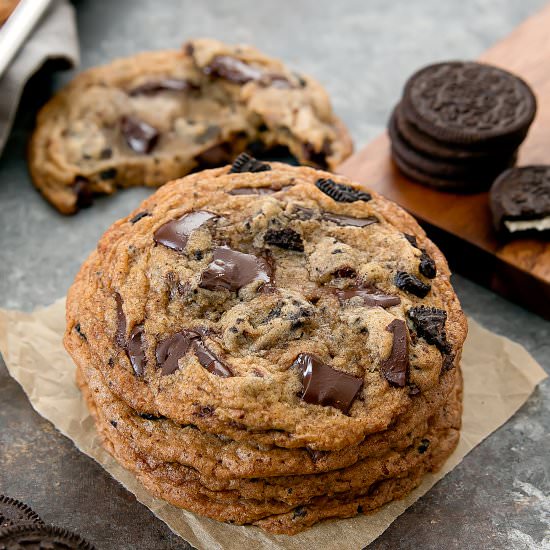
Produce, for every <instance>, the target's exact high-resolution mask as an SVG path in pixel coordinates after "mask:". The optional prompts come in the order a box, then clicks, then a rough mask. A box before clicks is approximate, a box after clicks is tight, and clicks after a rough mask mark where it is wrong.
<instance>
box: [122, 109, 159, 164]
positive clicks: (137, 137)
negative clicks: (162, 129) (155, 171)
mask: <svg viewBox="0 0 550 550" xmlns="http://www.w3.org/2000/svg"><path fill="white" fill-rule="evenodd" d="M120 129H121V131H122V134H123V135H124V137H125V139H126V143H127V144H128V147H130V149H132V151H135V152H136V153H139V154H140V155H144V154H147V153H150V152H151V151H152V150H153V148H154V147H155V145H156V144H157V141H158V138H159V135H160V134H159V132H158V130H157V129H156V128H154V127H153V126H151V125H150V124H147V122H145V121H143V120H140V119H139V118H137V117H135V116H131V115H128V116H125V117H123V118H122V119H121V121H120Z"/></svg>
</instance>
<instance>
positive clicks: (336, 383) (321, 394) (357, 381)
mask: <svg viewBox="0 0 550 550" xmlns="http://www.w3.org/2000/svg"><path fill="white" fill-rule="evenodd" d="M292 366H293V367H295V368H296V369H298V370H299V371H300V372H301V374H302V386H303V390H302V394H301V396H300V397H301V398H302V399H303V400H304V401H305V402H306V403H311V404H314V405H324V406H327V405H330V406H332V407H335V408H337V409H340V410H341V411H342V412H343V413H347V412H348V411H349V409H350V407H351V404H352V402H353V400H354V399H355V397H356V395H357V393H358V392H359V390H360V389H361V387H362V386H363V380H362V379H361V378H358V377H357V376H353V375H351V374H347V373H345V372H342V371H339V370H336V369H333V368H332V367H329V366H328V365H326V364H325V363H323V362H322V361H321V359H319V358H318V357H317V356H315V355H312V354H310V353H300V355H298V357H297V358H296V360H295V361H294V363H293V365H292Z"/></svg>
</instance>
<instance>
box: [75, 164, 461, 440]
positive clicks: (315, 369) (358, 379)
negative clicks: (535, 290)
mask: <svg viewBox="0 0 550 550" xmlns="http://www.w3.org/2000/svg"><path fill="white" fill-rule="evenodd" d="M245 160H246V159H245ZM240 163H242V159H240V160H239V163H237V164H240ZM190 188H192V189H193V190H194V192H193V194H190V193H189V191H188V190H189V189H190ZM136 219H137V221H135V220H136ZM422 306H424V307H427V308H432V310H433V311H437V312H438V315H439V319H442V321H441V322H440V323H439V325H437V326H434V325H430V327H429V330H428V329H427V328H426V327H424V326H423V325H422V323H424V320H423V318H418V316H416V317H412V316H411V315H410V311H411V310H413V309H414V308H419V307H422ZM67 321H68V323H67V333H66V339H65V342H66V346H67V349H68V350H69V352H70V353H71V354H72V355H73V357H74V359H75V361H76V363H77V364H78V363H80V362H85V361H86V360H87V359H86V357H85V356H83V353H82V351H81V349H82V347H85V348H86V349H87V350H88V352H89V357H90V358H91V361H93V366H94V368H97V369H98V370H99V371H100V372H101V373H102V375H103V377H104V378H105V380H106V381H107V383H108V386H109V388H110V390H111V391H112V392H113V393H114V394H115V395H116V396H117V397H118V398H119V399H121V400H122V401H124V402H125V403H127V404H128V405H129V406H130V407H131V408H132V409H134V410H135V411H137V412H138V413H141V414H143V415H153V416H155V417H158V416H162V417H166V418H168V419H171V420H173V421H175V422H177V423H179V424H184V425H189V424H192V425H194V426H197V427H198V428H199V429H200V430H201V431H203V432H207V433H211V434H218V435H223V436H226V437H229V438H231V439H234V440H238V441H249V440H251V439H252V440H255V441H257V442H261V443H262V444H264V445H268V444H270V445H277V446H280V447H286V448H298V447H305V446H309V447H310V448H311V449H314V450H319V451H330V450H338V449H342V448H344V447H347V446H350V445H354V444H358V443H359V442H361V441H362V440H363V439H364V438H365V437H366V436H367V435H369V434H372V433H375V432H379V431H381V430H384V429H387V428H388V426H389V425H390V424H391V423H392V421H394V420H396V419H397V418H398V417H399V415H401V414H403V413H405V412H406V411H407V410H409V409H410V408H411V407H412V406H413V404H414V402H415V399H416V398H417V396H418V394H420V393H424V392H428V391H438V388H441V387H442V380H443V378H444V376H443V375H444V374H445V373H446V372H447V371H448V369H450V368H452V367H453V366H454V365H456V362H457V361H458V357H459V356H460V350H461V348H462V343H463V341H464V338H465V334H466V322H465V319H464V316H463V313H462V311H461V309H460V306H459V303H458V300H457V298H456V296H455V294H454V292H453V290H452V287H451V285H450V282H449V271H448V268H447V265H446V262H445V260H444V258H443V257H442V255H441V253H440V252H439V250H438V249H437V248H436V247H435V246H434V245H433V244H432V243H431V242H430V241H428V240H427V239H426V237H425V235H424V233H423V231H422V230H421V229H420V228H419V227H418V225H417V224H416V223H415V222H414V221H413V219H412V218H411V217H410V216H408V215H407V214H406V213H405V212H403V211H402V210H401V209H400V208H399V207H397V206H396V205H394V204H393V203H391V202H389V201H387V200H385V199H383V198H382V197H381V196H379V195H377V194H376V193H371V192H367V191H365V190H363V189H360V188H358V186H357V185H356V184H354V183H352V182H350V181H349V180H346V179H345V178H343V177H336V176H333V175H331V174H328V173H326V172H321V171H316V170H313V169H311V168H306V167H299V168H295V167H290V166H287V165H282V164H277V163H273V164H271V165H270V170H263V171H255V172H239V171H235V170H234V167H233V168H232V167H230V166H227V167H224V168H219V169H215V170H210V171H205V172H201V173H199V174H195V175H191V176H188V177H187V178H184V179H181V180H177V181H174V182H171V183H170V184H168V185H166V186H164V187H163V188H161V189H160V190H159V191H157V193H155V194H154V195H153V196H152V197H150V198H149V199H147V200H146V201H144V202H143V203H142V205H141V207H140V208H139V210H138V211H136V212H135V213H133V214H132V215H130V216H129V217H128V218H126V219H123V220H120V221H118V222H117V223H116V224H114V225H113V226H112V227H111V229H109V230H108V231H107V233H106V234H105V235H104V236H103V237H102V239H101V241H100V243H99V245H98V248H97V250H96V251H95V252H94V253H93V254H92V255H91V256H90V258H89V259H88V260H87V261H86V263H85V264H84V266H83V267H82V269H81V271H80V273H79V274H78V276H77V278H76V280H75V283H74V285H73V286H72V288H71V290H70V292H69V296H68V301H67ZM437 330H439V334H438V335H435V334H434V335H433V337H432V336H428V337H427V335H428V334H430V335H431V332H430V331H437ZM76 338H78V340H77V339H76ZM75 342H78V343H79V344H78V345H77V344H75Z"/></svg>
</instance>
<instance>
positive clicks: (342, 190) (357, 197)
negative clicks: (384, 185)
mask: <svg viewBox="0 0 550 550" xmlns="http://www.w3.org/2000/svg"><path fill="white" fill-rule="evenodd" d="M315 186H316V187H317V189H319V190H320V191H322V192H323V193H324V194H325V195H328V196H329V197H330V198H331V199H333V200H335V201H336V202H356V201H365V202H366V201H370V200H371V199H372V196H371V195H370V194H369V193H365V191H361V190H359V189H355V188H354V187H352V186H351V185H345V184H343V183H336V182H335V181H333V180H331V179H328V178H327V179H322V178H321V179H318V180H317V181H316V182H315Z"/></svg>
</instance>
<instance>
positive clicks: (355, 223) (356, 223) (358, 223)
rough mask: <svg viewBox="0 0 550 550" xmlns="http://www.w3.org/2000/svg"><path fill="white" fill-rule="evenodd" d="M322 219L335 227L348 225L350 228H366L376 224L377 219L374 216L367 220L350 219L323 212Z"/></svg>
mask: <svg viewBox="0 0 550 550" xmlns="http://www.w3.org/2000/svg"><path fill="white" fill-rule="evenodd" d="M322 218H323V220H327V221H329V222H332V223H335V224H336V225H341V226H347V225H350V226H352V227H366V226H367V225H372V224H373V223H378V218H376V217H375V216H369V217H367V218H352V217H351V216H343V215H341V214H332V213H330V212H323V214H322Z"/></svg>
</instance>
